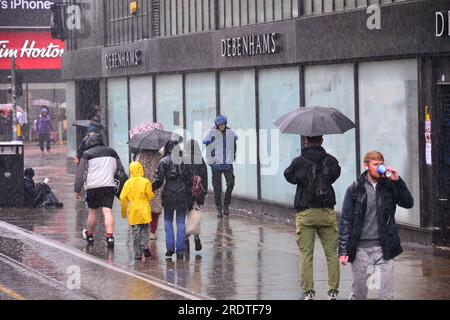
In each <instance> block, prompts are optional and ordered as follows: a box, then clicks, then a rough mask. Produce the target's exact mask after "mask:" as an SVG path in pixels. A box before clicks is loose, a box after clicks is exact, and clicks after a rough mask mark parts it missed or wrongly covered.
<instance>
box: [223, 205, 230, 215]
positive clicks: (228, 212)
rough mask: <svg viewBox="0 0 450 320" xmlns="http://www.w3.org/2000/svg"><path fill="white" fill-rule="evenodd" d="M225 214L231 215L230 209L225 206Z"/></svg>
mask: <svg viewBox="0 0 450 320" xmlns="http://www.w3.org/2000/svg"><path fill="white" fill-rule="evenodd" d="M223 215H224V216H229V215H230V210H228V207H225V208H223Z"/></svg>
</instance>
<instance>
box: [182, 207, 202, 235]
mask: <svg viewBox="0 0 450 320" xmlns="http://www.w3.org/2000/svg"><path fill="white" fill-rule="evenodd" d="M201 220H202V213H201V211H200V209H199V208H198V207H197V206H196V205H194V208H192V210H190V211H189V212H188V214H187V218H186V234H187V235H190V234H200V232H201Z"/></svg>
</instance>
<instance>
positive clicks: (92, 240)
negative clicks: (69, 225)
mask: <svg viewBox="0 0 450 320" xmlns="http://www.w3.org/2000/svg"><path fill="white" fill-rule="evenodd" d="M82 235H83V239H84V240H86V241H87V243H88V244H94V236H90V237H88V236H87V229H83V232H82Z"/></svg>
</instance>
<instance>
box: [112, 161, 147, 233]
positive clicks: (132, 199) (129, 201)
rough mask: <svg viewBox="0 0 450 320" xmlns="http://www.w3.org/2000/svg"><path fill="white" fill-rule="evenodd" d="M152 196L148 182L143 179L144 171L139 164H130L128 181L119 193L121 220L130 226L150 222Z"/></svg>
mask: <svg viewBox="0 0 450 320" xmlns="http://www.w3.org/2000/svg"><path fill="white" fill-rule="evenodd" d="M153 198H154V194H153V190H152V184H151V182H150V180H148V179H146V178H144V169H143V168H142V165H141V164H140V163H139V162H132V163H130V179H128V180H127V182H126V183H125V185H124V186H123V189H122V192H121V193H120V206H121V211H122V218H124V219H125V218H126V217H127V211H128V223H129V224H130V225H136V224H147V223H150V222H151V221H152V218H151V213H152V210H151V207H150V201H151V200H153Z"/></svg>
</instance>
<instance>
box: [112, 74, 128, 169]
mask: <svg viewBox="0 0 450 320" xmlns="http://www.w3.org/2000/svg"><path fill="white" fill-rule="evenodd" d="M127 94H128V92H127V79H125V78H120V79H109V80H108V133H109V146H110V147H111V148H113V149H114V150H116V152H117V153H118V154H119V157H120V160H121V161H122V164H123V166H124V167H125V170H126V171H127V172H128V169H129V166H128V163H129V151H128V144H127V142H128V99H127Z"/></svg>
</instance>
